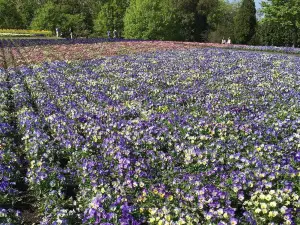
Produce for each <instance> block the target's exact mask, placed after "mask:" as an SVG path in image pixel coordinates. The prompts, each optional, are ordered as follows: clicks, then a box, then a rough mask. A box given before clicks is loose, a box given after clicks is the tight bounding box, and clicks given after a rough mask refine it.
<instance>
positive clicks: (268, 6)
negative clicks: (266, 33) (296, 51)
mask: <svg viewBox="0 0 300 225" xmlns="http://www.w3.org/2000/svg"><path fill="white" fill-rule="evenodd" d="M262 11H263V13H264V15H265V17H264V20H265V21H268V22H270V23H275V24H278V25H280V26H284V27H286V28H288V29H290V30H291V31H292V33H293V45H294V46H296V45H297V41H298V34H299V29H300V1H299V0H288V1H287V0H268V1H267V2H263V3H262Z"/></svg>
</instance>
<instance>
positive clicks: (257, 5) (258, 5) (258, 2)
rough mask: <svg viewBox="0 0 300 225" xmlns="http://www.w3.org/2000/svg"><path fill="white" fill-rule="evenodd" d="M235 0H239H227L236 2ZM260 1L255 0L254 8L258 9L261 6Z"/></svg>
mask: <svg viewBox="0 0 300 225" xmlns="http://www.w3.org/2000/svg"><path fill="white" fill-rule="evenodd" d="M237 1H240V0H229V2H237ZM261 2H262V0H255V6H256V9H260V8H261V6H260V3H261Z"/></svg>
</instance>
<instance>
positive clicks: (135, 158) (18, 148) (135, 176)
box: [0, 42, 300, 225]
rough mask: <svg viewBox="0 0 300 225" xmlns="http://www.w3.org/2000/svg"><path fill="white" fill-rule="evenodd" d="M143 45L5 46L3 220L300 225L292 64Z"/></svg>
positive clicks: (298, 94) (296, 85)
mask: <svg viewBox="0 0 300 225" xmlns="http://www.w3.org/2000/svg"><path fill="white" fill-rule="evenodd" d="M125 44H126V42H124V43H123V42H120V44H119V49H120V48H122V46H123V47H124V45H125ZM161 44H162V45H163V43H161ZM78 45H79V44H78ZM91 45H93V46H96V44H91ZM107 45H108V44H107ZM148 45H149V46H150V45H151V43H149V44H148ZM166 45H167V44H166ZM120 46H121V47H120ZM128 46H135V47H134V48H133V47H128ZM142 46H144V48H143V47H142ZM145 46H147V44H145V45H144V44H142V45H140V46H138V45H132V44H127V47H124V49H125V50H127V51H124V54H122V55H120V56H112V55H114V54H107V55H110V57H101V58H98V59H96V58H95V53H94V52H91V51H87V50H86V52H78V51H79V49H77V51H75V50H74V54H75V52H77V54H78V53H82V54H83V55H84V54H91V55H90V56H86V58H87V59H88V60H84V61H71V60H74V58H70V59H69V58H64V59H63V57H62V58H56V59H60V60H56V61H53V62H50V61H49V62H44V63H42V60H41V61H40V64H37V65H34V64H33V62H31V63H28V61H29V60H30V51H28V53H26V51H25V50H24V49H25V47H22V48H21V47H20V48H18V47H14V48H12V49H13V50H12V52H13V51H15V52H13V53H11V54H10V55H8V54H6V53H7V52H6V50H5V49H4V48H2V59H5V60H2V64H3V65H5V67H6V68H7V69H4V68H3V69H1V68H0V83H1V85H0V98H1V101H0V115H1V116H0V137H1V139H0V141H1V143H0V169H1V175H0V176H1V181H0V223H2V224H22V223H25V224H26V223H27V224H33V223H37V224H43V225H48V224H53V225H56V224H86V225H87V224H101V225H148V224H149V225H183V224H186V225H194V224H195V225H197V224H204V225H208V224H212V225H225V224H228V225H229V224H230V225H235V224H251V225H254V224H256V225H264V224H285V225H287V224H295V225H296V224H300V219H299V218H300V198H299V196H300V170H299V168H300V57H297V56H287V55H284V56H282V55H279V54H276V55H275V54H274V55H272V54H269V53H268V54H265V53H256V52H247V51H237V50H230V49H221V48H195V45H194V46H192V45H190V46H192V47H186V46H184V45H181V47H180V48H179V47H178V48H175V49H176V50H171V49H172V48H171V47H170V48H167V47H166V48H162V49H160V50H167V51H154V50H153V51H151V52H146V50H145V51H143V49H147V47H145ZM149 46H148V47H149ZM168 46H171V45H170V43H169V44H168ZM174 46H178V44H177V45H176V44H174ZM38 48H40V47H36V49H38ZM73 48H76V46H75V47H74V46H73ZM81 48H82V49H83V50H84V47H81ZM88 48H89V46H88V45H87V49H88ZM153 48H154V46H153ZM108 49H111V48H108ZM132 49H139V50H138V51H134V50H132ZM140 49H142V50H140ZM107 51H108V50H107ZM31 52H32V51H31ZM37 52H41V51H37ZM137 52H138V53H139V54H132V53H137ZM141 52H143V53H141ZM48 53H49V54H51V51H49V52H48ZM98 53H99V52H98ZM125 53H131V54H125ZM14 54H15V55H14ZM26 54H28V55H26ZM41 54H46V51H45V52H44V53H41ZM65 54H69V51H67V50H66V51H65ZM0 55H1V52H0ZM33 55H34V54H33ZM18 57H19V58H20V59H22V60H23V61H22V62H24V63H18V62H17V58H18ZM41 58H42V59H43V61H46V59H45V58H43V57H41ZM9 60H10V63H11V64H10V65H11V68H8V67H9V66H8V61H9ZM51 61H52V60H51ZM35 62H36V61H35ZM17 65H22V66H19V67H17ZM28 217H29V218H28Z"/></svg>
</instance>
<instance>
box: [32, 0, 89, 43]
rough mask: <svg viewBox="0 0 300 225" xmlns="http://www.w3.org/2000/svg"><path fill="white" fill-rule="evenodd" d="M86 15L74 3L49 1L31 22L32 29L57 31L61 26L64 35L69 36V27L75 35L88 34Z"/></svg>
mask: <svg viewBox="0 0 300 225" xmlns="http://www.w3.org/2000/svg"><path fill="white" fill-rule="evenodd" d="M85 19H86V18H85V15H84V14H83V13H78V12H76V11H75V8H74V5H73V7H72V6H71V5H67V4H66V5H57V4H54V3H53V2H47V3H46V4H44V5H43V7H41V8H40V9H38V10H37V13H36V15H35V17H34V19H33V21H32V22H31V28H32V29H47V30H52V31H53V32H54V31H55V28H56V27H59V29H60V31H61V32H62V34H63V36H65V37H69V29H70V28H71V29H72V30H73V33H74V35H78V36H80V35H87V24H86V23H85Z"/></svg>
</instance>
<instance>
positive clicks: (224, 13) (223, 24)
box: [208, 0, 238, 43]
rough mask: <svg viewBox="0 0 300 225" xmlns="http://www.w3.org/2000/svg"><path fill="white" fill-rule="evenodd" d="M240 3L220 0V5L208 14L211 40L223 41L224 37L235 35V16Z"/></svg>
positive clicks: (232, 37) (209, 39) (209, 38)
mask: <svg viewBox="0 0 300 225" xmlns="http://www.w3.org/2000/svg"><path fill="white" fill-rule="evenodd" d="M237 9H238V5H237V4H235V3H229V2H227V1H224V0H220V1H219V5H218V6H217V7H216V8H215V10H214V11H213V12H211V13H210V14H209V16H208V24H209V26H210V30H209V37H208V41H209V42H219V43H220V42H221V40H222V38H225V39H227V38H229V37H230V38H231V39H232V40H233V41H234V40H235V37H234V17H235V15H236V13H237Z"/></svg>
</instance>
